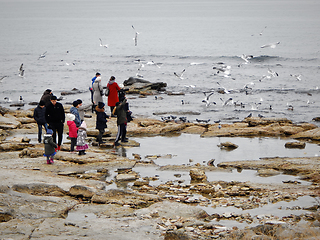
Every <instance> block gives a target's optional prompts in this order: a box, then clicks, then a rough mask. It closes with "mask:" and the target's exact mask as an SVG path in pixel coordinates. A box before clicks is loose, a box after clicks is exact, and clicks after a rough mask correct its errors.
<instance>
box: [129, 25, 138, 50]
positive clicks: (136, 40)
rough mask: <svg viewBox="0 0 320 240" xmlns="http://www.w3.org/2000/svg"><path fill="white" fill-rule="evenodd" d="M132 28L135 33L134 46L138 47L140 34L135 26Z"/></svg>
mask: <svg viewBox="0 0 320 240" xmlns="http://www.w3.org/2000/svg"><path fill="white" fill-rule="evenodd" d="M131 27H132V28H133V30H134V31H135V35H134V38H133V40H134V45H135V46H137V45H138V34H139V33H138V32H137V31H136V29H135V28H134V26H133V25H132V26H131Z"/></svg>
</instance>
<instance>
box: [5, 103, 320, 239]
mask: <svg viewBox="0 0 320 240" xmlns="http://www.w3.org/2000/svg"><path fill="white" fill-rule="evenodd" d="M1 111H2V112H3V116H2V118H1V119H0V129H1V132H0V136H1V138H0V151H1V154H0V173H1V174H0V233H1V234H0V235H1V238H4V239H36V238H40V239H41V238H42V239H46V238H47V239H50V238H54V239H75V238H77V239H81V238H89V239H104V238H105V237H106V236H108V238H110V239H274V237H276V238H277V239H288V237H289V239H295V238H297V239H299V238H300V239H303V238H305V239H308V238H309V239H317V237H318V236H319V234H320V232H319V226H320V224H319V221H320V214H319V202H316V201H315V202H314V204H311V205H310V206H299V205H296V206H291V207H290V206H288V207H287V208H288V209H290V210H292V214H288V215H284V216H277V215H272V214H269V213H268V212H264V213H261V212H259V211H258V212H259V214H253V213H252V212H248V210H252V209H261V208H262V207H263V206H268V205H271V204H276V203H280V202H288V203H291V202H294V201H296V200H298V199H299V198H301V197H305V196H314V197H319V191H320V188H319V185H318V184H319V182H320V174H319V170H320V158H319V157H304V158H279V157H273V158H260V159H256V160H250V161H232V162H220V163H219V164H218V165H217V166H214V159H211V160H210V161H209V162H208V163H204V164H199V163H197V164H192V163H191V164H190V165H166V166H161V167H160V166H157V165H156V164H155V161H154V160H157V159H161V158H166V159H170V158H172V155H171V154H167V155H158V154H154V155H148V156H146V157H145V159H144V160H142V159H141V156H140V155H138V154H135V155H134V156H133V159H129V158H127V157H121V156H119V155H117V154H115V151H114V149H116V148H115V147H114V146H113V145H112V143H113V141H114V139H115V134H116V132H117V128H116V122H115V120H116V119H115V118H112V119H111V120H110V121H109V122H108V131H107V133H106V134H105V135H104V141H105V144H104V145H100V146H98V145H97V144H95V142H96V141H95V137H96V134H97V132H96V131H95V129H94V126H95V115H92V117H91V118H88V119H87V120H86V122H87V125H88V129H90V131H91V132H90V135H89V134H88V135H89V136H88V139H87V140H88V142H89V145H90V147H89V149H88V150H87V151H86V153H87V154H86V155H84V156H79V155H77V154H73V153H70V152H69V149H70V145H69V143H64V144H63V145H62V149H61V151H59V152H58V153H57V154H56V156H55V163H54V164H52V165H47V164H45V158H44V157H43V145H42V144H38V143H32V141H30V139H27V138H25V137H17V138H12V136H14V135H17V134H18V135H19V134H22V135H23V134H31V133H32V134H35V133H37V126H36V124H35V123H34V122H33V120H32V111H16V112H12V111H5V109H2V110H1ZM317 131H318V128H317V127H316V126H315V125H313V124H308V123H300V124H294V123H292V122H291V121H290V120H287V119H265V118H264V119H260V118H259V119H258V118H250V119H245V120H244V121H241V122H236V123H233V124H221V127H219V124H215V123H214V124H199V123H184V122H178V121H158V120H154V119H134V121H133V122H130V123H129V124H128V136H129V142H128V143H123V144H122V146H121V147H124V148H129V147H138V146H139V143H138V142H135V141H132V140H130V137H133V136H147V137H152V136H156V135H169V136H171V135H174V134H181V133H183V132H187V133H191V134H198V135H201V136H202V137H216V136H276V137H279V136H285V137H290V138H292V139H304V140H303V141H305V140H311V141H315V140H317V137H315V136H316V135H317ZM66 132H67V128H66V126H65V133H66ZM10 137H11V138H10ZM290 142H291V141H290ZM223 144H225V143H223ZM231 145H233V144H232V143H228V144H227V145H226V146H231ZM222 147H225V146H222ZM213 157H214V156H213ZM148 166H153V167H158V170H159V171H171V172H174V175H173V176H174V177H173V178H172V179H171V180H168V181H166V182H159V181H158V180H159V177H158V176H152V175H149V176H148V177H143V178H142V177H141V176H140V174H139V172H138V171H136V170H135V167H148ZM232 169H238V170H239V171H241V170H243V169H254V170H257V174H259V175H260V176H262V177H270V176H277V175H279V174H284V173H285V174H295V175H299V176H300V177H301V179H303V180H304V181H309V182H310V184H309V185H306V184H301V183H300V182H299V181H284V182H283V183H282V184H271V183H270V184H267V183H266V184H262V183H252V182H240V181H232V180H231V179H230V181H208V178H207V174H208V173H215V172H217V173H224V172H225V173H227V172H230V171H232ZM113 172H115V173H116V174H115V175H114V177H113V178H112V179H110V176H111V173H113ZM183 174H186V175H188V176H189V177H190V181H185V180H183V179H181V175H183ZM107 179H108V180H107ZM315 199H318V198H315ZM231 207H232V209H234V211H230V210H228V209H229V208H231ZM215 209H217V211H215ZM218 209H220V210H219V211H218ZM224 209H225V210H224ZM260 211H261V210H260Z"/></svg>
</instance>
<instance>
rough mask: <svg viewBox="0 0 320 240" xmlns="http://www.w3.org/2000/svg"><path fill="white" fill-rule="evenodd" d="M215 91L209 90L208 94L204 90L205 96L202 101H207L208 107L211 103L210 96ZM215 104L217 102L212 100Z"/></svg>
mask: <svg viewBox="0 0 320 240" xmlns="http://www.w3.org/2000/svg"><path fill="white" fill-rule="evenodd" d="M213 93H214V91H212V92H209V94H208V95H207V92H203V94H204V96H205V98H204V99H203V100H202V102H204V103H206V107H208V106H209V105H210V101H209V98H210V96H211V95H212V94H213ZM212 103H213V104H216V103H215V102H212Z"/></svg>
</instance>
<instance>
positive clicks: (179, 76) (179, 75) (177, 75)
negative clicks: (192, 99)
mask: <svg viewBox="0 0 320 240" xmlns="http://www.w3.org/2000/svg"><path fill="white" fill-rule="evenodd" d="M185 71H186V70H185V69H183V70H182V71H181V73H180V74H178V73H176V72H174V73H173V74H174V75H175V76H176V77H178V78H180V79H181V80H182V79H183V77H182V75H183V73H184V72H185Z"/></svg>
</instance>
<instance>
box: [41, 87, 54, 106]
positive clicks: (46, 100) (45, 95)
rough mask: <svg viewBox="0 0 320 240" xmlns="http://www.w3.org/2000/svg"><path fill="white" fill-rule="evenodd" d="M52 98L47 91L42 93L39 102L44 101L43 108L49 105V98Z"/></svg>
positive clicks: (50, 93)
mask: <svg viewBox="0 0 320 240" xmlns="http://www.w3.org/2000/svg"><path fill="white" fill-rule="evenodd" d="M51 96H52V90H51V89H47V90H45V91H44V92H43V94H42V97H41V99H40V101H44V104H45V106H46V107H47V106H48V105H49V104H50V98H51Z"/></svg>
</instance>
